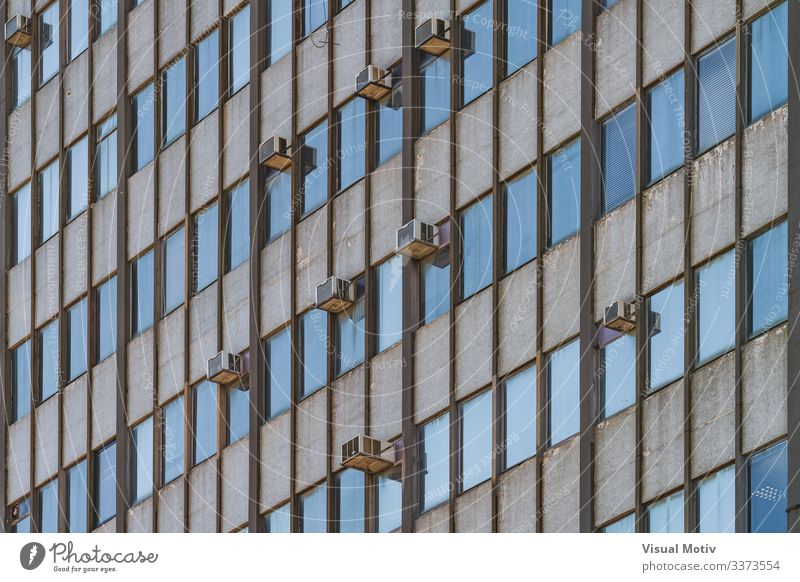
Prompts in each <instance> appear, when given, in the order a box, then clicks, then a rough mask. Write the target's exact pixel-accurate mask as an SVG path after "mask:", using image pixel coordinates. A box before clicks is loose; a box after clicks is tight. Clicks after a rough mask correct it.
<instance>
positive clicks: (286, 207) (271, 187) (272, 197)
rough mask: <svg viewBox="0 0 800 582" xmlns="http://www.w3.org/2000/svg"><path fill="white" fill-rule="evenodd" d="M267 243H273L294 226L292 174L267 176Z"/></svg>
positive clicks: (284, 173) (270, 173)
mask: <svg viewBox="0 0 800 582" xmlns="http://www.w3.org/2000/svg"><path fill="white" fill-rule="evenodd" d="M267 212H268V214H269V216H268V220H267V241H273V240H275V239H276V238H278V237H279V236H280V235H282V234H283V233H284V232H286V231H287V230H289V228H291V226H292V174H291V172H275V171H270V172H269V173H268V174H267Z"/></svg>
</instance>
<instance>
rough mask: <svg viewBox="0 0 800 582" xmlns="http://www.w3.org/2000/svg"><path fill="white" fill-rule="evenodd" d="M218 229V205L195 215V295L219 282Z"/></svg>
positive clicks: (193, 260) (193, 254)
mask: <svg viewBox="0 0 800 582" xmlns="http://www.w3.org/2000/svg"><path fill="white" fill-rule="evenodd" d="M218 229H219V227H218V223H217V205H216V204H212V205H211V206H209V207H208V208H206V209H205V210H201V211H200V212H198V213H197V214H196V215H195V217H194V238H193V243H194V249H193V251H194V252H192V262H193V263H194V265H193V266H194V269H193V272H194V292H195V293H199V292H200V291H202V290H203V289H205V288H206V287H208V286H209V285H211V283H213V282H214V281H216V280H217V252H218V250H219V243H218V242H217V236H218V232H219V230H218Z"/></svg>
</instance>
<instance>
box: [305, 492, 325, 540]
mask: <svg viewBox="0 0 800 582" xmlns="http://www.w3.org/2000/svg"><path fill="white" fill-rule="evenodd" d="M325 493H326V487H325V485H320V486H319V487H317V488H315V489H313V490H312V491H311V492H310V493H306V494H305V495H303V497H302V498H301V499H300V511H301V513H300V516H301V518H302V521H301V524H302V526H303V529H302V531H303V533H325V531H327V517H326V512H325V507H326V505H327V504H326V500H325Z"/></svg>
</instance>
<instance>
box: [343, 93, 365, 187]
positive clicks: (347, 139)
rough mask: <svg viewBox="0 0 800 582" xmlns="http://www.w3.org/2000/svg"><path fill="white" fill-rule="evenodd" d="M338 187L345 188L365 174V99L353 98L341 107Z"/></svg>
mask: <svg viewBox="0 0 800 582" xmlns="http://www.w3.org/2000/svg"><path fill="white" fill-rule="evenodd" d="M338 116H339V127H338V132H337V135H338V138H339V147H338V152H337V153H338V156H337V159H338V165H337V167H338V169H339V176H338V183H337V184H338V189H339V190H343V189H345V188H347V187H348V186H350V185H351V184H352V183H354V182H356V181H357V180H360V179H361V178H362V177H363V176H364V168H365V165H364V164H365V158H366V156H365V151H366V127H365V126H366V116H365V106H364V100H363V99H359V98H356V99H353V100H352V101H350V102H349V103H348V104H347V105H344V106H342V108H341V109H339V113H338Z"/></svg>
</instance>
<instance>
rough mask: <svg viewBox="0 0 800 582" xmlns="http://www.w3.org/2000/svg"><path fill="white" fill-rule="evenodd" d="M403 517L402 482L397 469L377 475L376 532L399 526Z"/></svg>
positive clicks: (388, 530)
mask: <svg viewBox="0 0 800 582" xmlns="http://www.w3.org/2000/svg"><path fill="white" fill-rule="evenodd" d="M402 519H403V484H402V481H401V476H400V474H399V471H397V470H392V471H390V472H388V473H385V474H383V475H379V476H378V532H380V533H386V532H390V531H394V530H396V529H398V528H399V527H400V525H401V524H402Z"/></svg>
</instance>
